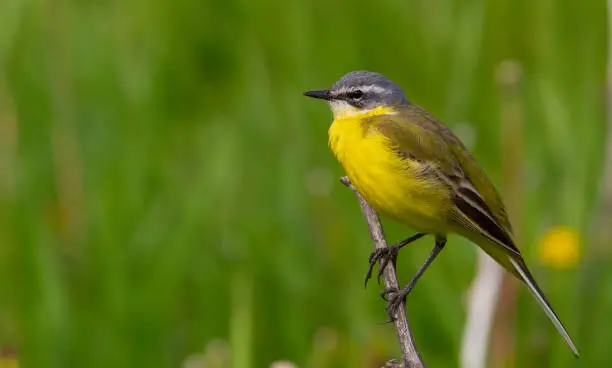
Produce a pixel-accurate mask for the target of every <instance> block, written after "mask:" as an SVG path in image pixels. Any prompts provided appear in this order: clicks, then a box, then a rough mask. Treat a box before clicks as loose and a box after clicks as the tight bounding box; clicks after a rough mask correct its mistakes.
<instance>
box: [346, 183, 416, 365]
mask: <svg viewBox="0 0 612 368" xmlns="http://www.w3.org/2000/svg"><path fill="white" fill-rule="evenodd" d="M340 181H341V182H342V184H344V185H346V186H347V187H349V188H350V189H351V190H352V191H353V192H355V194H356V195H357V199H359V205H360V206H361V212H362V213H363V216H364V217H365V219H366V221H367V223H368V230H369V231H370V237H371V238H372V241H373V242H374V247H375V248H377V249H378V248H386V247H387V241H386V240H385V233H384V231H383V228H382V225H381V223H380V220H379V218H378V213H376V211H375V210H374V209H373V208H372V207H371V206H370V205H369V204H368V202H366V200H365V199H364V198H363V197H362V196H361V194H359V192H358V191H357V189H355V187H354V186H353V185H352V184H351V182H350V180H349V178H348V177H346V176H344V177H342V178H341V179H340ZM383 277H384V281H385V286H386V287H387V288H389V287H391V288H396V289H399V283H398V282H397V277H396V275H395V264H393V262H389V265H388V266H387V267H386V268H385V270H384V273H383ZM393 323H394V324H395V329H396V331H397V337H398V339H399V342H400V347H401V348H402V355H403V363H404V364H403V365H402V366H403V367H404V368H422V367H425V364H424V363H423V360H422V359H421V355H420V354H419V351H418V350H417V348H416V345H415V343H414V339H413V338H412V333H411V332H410V324H409V323H408V316H407V315H406V303H405V302H402V305H401V307H400V308H398V309H397V311H396V312H395V315H394V316H393Z"/></svg>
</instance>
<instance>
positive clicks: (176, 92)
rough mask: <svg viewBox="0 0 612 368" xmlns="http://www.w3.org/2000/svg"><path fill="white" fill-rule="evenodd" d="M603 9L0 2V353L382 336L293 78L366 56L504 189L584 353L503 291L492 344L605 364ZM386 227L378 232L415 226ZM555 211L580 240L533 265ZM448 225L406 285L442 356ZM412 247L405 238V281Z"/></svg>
mask: <svg viewBox="0 0 612 368" xmlns="http://www.w3.org/2000/svg"><path fill="white" fill-rule="evenodd" d="M606 11H607V9H606V3H605V2H604V1H601V0H588V1H585V0H567V1H563V2H555V1H553V0H539V1H531V0H464V1H453V0H416V1H415V0H382V1H378V2H373V1H347V0H342V1H335V2H330V1H324V0H284V1H273V0H261V1H246V0H203V1H196V0H175V1H170V0H157V1H144V0H128V1H95V0H81V1H78V0H56V1H51V0H2V1H1V2H0V348H1V349H2V351H3V353H2V354H1V355H3V356H5V357H18V359H19V361H20V365H21V366H24V367H178V366H181V365H182V364H187V363H184V362H185V361H188V362H190V363H189V364H191V365H190V367H195V366H199V367H207V368H210V367H230V366H231V367H237V368H249V367H268V366H270V364H271V363H272V362H274V361H279V360H287V361H290V362H293V363H294V364H296V365H297V366H299V367H379V366H380V365H381V363H382V362H384V361H386V360H388V359H390V358H391V357H398V356H399V354H400V353H399V347H398V345H397V342H396V337H395V332H394V329H393V327H392V326H391V325H384V324H382V322H383V321H385V319H386V314H385V311H384V303H383V302H382V301H381V300H380V298H379V296H378V291H379V289H378V287H377V285H376V283H375V282H374V283H371V285H370V286H369V287H368V288H367V289H364V287H363V277H364V275H365V271H366V268H367V256H368V255H369V253H370V251H371V250H372V244H371V242H370V240H369V236H368V233H367V229H366V224H365V222H364V220H363V218H362V216H361V213H360V211H359V207H358V204H357V201H356V199H355V197H354V195H353V193H351V192H350V191H349V190H347V189H346V188H344V187H343V186H342V185H341V184H339V183H338V181H337V179H338V178H339V177H340V176H341V175H342V171H341V168H340V167H339V165H338V164H337V162H336V161H335V159H334V158H333V156H332V155H331V153H330V152H329V149H328V148H327V128H328V126H329V123H330V119H331V114H330V112H329V110H328V108H327V107H326V106H325V105H324V104H322V103H317V102H316V101H313V100H309V99H307V98H305V97H303V96H302V95H301V93H302V92H303V91H305V90H309V89H321V88H327V87H328V86H330V85H331V84H332V83H333V82H334V81H335V80H336V79H338V78H339V77H340V76H342V75H343V74H344V73H346V72H348V71H351V70H355V69H369V70H373V71H378V72H381V73H383V74H385V75H387V76H388V77H389V78H391V79H393V80H395V81H396V82H397V83H398V84H400V85H401V86H403V87H404V89H405V90H406V92H407V95H408V97H409V99H411V100H412V101H414V102H416V103H418V104H420V105H422V106H424V107H425V108H427V109H428V110H429V111H430V112H432V113H433V114H434V115H436V116H437V117H438V118H440V119H441V120H442V121H444V122H445V123H447V124H448V125H449V126H450V127H451V128H453V129H454V130H456V131H457V133H458V134H459V135H460V136H461V137H462V138H464V139H465V141H466V143H467V144H468V145H469V146H470V148H471V149H472V150H473V152H474V155H475V156H476V158H477V159H478V160H479V162H480V163H481V164H482V165H483V166H484V167H485V169H486V171H487V172H488V173H489V174H490V176H491V177H492V179H493V180H494V181H495V183H496V184H498V185H499V186H500V187H501V189H502V192H504V193H509V196H511V197H512V196H514V198H511V201H512V202H513V205H512V206H513V207H514V208H518V209H517V210H515V212H517V211H518V212H519V213H514V214H513V217H514V218H519V219H521V221H519V222H520V223H521V224H522V225H518V227H519V228H520V234H521V235H520V238H521V239H520V240H521V241H520V242H521V244H522V249H523V251H524V254H525V258H526V259H527V262H528V263H529V264H530V265H531V266H532V268H533V271H534V273H535V274H536V277H537V278H538V279H539V280H541V281H540V283H541V285H542V287H543V289H544V290H545V291H546V292H547V294H548V296H549V299H551V302H552V304H553V306H555V308H556V310H557V312H558V314H559V315H560V316H561V318H562V320H563V321H564V323H565V325H566V326H567V328H568V330H569V332H570V334H571V335H572V336H573V338H574V340H575V342H576V344H577V346H578V348H579V349H580V351H581V353H582V358H581V359H580V360H579V361H576V360H575V359H573V357H572V356H571V353H570V351H569V349H568V348H567V347H566V346H565V345H564V343H563V341H562V339H561V338H560V337H559V336H558V335H557V334H556V331H555V330H554V329H553V327H552V325H551V324H550V322H549V321H548V320H547V319H546V316H545V315H544V313H542V312H541V311H540V310H539V307H538V306H537V304H536V303H535V302H534V301H533V300H532V299H531V297H530V296H529V295H528V294H527V292H526V290H523V289H520V292H519V295H518V305H517V309H516V313H517V320H516V323H515V324H513V326H514V325H516V335H515V341H516V349H515V350H514V353H513V354H512V357H510V358H509V360H508V361H507V364H506V366H513V365H516V366H524V367H545V366H550V367H573V366H584V367H604V366H612V352H611V351H610V347H609V343H610V341H612V321H611V320H610V314H609V312H610V310H612V270H611V269H610V260H611V259H612V258H611V256H612V255H611V254H610V249H609V244H610V242H609V241H607V240H609V239H603V240H602V239H601V238H599V237H598V236H596V233H597V232H596V231H595V230H594V225H593V224H594V223H595V224H596V223H603V224H604V225H608V226H609V223H610V221H607V222H606V221H605V219H604V220H603V222H602V221H601V220H598V221H595V220H596V217H597V216H598V213H599V212H598V211H595V210H596V209H597V208H598V206H597V204H598V203H599V202H600V195H601V178H602V172H603V168H604V160H603V157H604V150H605V147H604V146H605V139H604V138H605V134H604V133H605V132H606V99H605V98H606V94H605V91H606V55H607V45H606V42H607V34H606V32H607V31H606V30H607V20H606ZM506 60H514V64H511V65H512V67H511V68H509V69H508V68H504V67H503V65H504V61H506ZM500 65H502V66H501V69H500ZM518 69H520V73H519V72H518ZM508 73H510V76H509V77H508V75H506V76H505V75H504V74H508ZM508 78H509V80H506V79H508ZM504 127H506V128H504ZM504 129H508V130H507V131H509V132H511V134H504V133H503V132H504ZM512 132H514V133H517V132H518V134H514V133H512ZM503 147H509V148H507V149H506V150H507V151H508V152H507V153H506V154H504V152H503V151H504V148H503ZM504 157H505V158H504ZM504 170H507V172H506V173H505V171H504ZM513 172H521V173H522V176H521V177H520V180H514V181H512V183H510V184H508V183H502V182H504V180H502V179H503V178H504V177H508V175H509V177H513V175H512V173H513ZM508 173H510V174H508ZM513 193H514V194H513ZM517 193H518V194H517ZM517 196H520V198H517ZM385 225H386V231H387V235H388V238H389V241H390V242H395V241H398V240H401V239H402V238H404V237H406V236H408V235H410V234H412V231H411V230H410V229H406V228H403V227H401V226H399V225H395V224H392V223H387V222H386V223H385ZM560 225H563V226H568V227H569V228H570V229H572V231H576V232H578V233H579V234H580V243H579V244H573V245H571V246H574V247H579V249H578V252H579V259H574V260H573V261H571V262H568V263H567V264H565V266H560V267H554V265H553V266H550V267H549V266H547V263H546V261H545V259H544V258H542V257H540V256H539V254H540V253H541V252H540V251H539V250H538V249H539V248H538V247H539V245H538V244H539V239H541V237H542V236H543V234H545V233H546V232H547V231H548V230H549V229H551V228H555V227H556V226H560ZM451 244H452V246H450V247H447V250H445V252H444V253H443V255H442V256H441V257H440V259H439V260H438V261H437V262H436V263H435V264H434V266H433V267H432V268H431V269H430V271H429V272H428V273H427V274H426V276H425V277H424V278H423V279H422V282H421V283H420V284H419V286H418V287H417V288H416V289H415V292H414V293H413V294H412V295H411V296H410V299H409V303H408V304H409V306H408V313H409V316H410V319H411V322H412V328H413V333H414V335H415V339H416V341H417V343H418V347H419V349H420V350H421V353H422V355H423V358H424V360H425V362H426V363H427V364H428V366H430V367H452V366H457V365H458V364H459V354H460V344H461V336H462V331H463V328H464V322H465V306H466V298H467V294H466V291H467V289H468V287H469V285H470V282H471V280H472V278H473V276H474V272H475V266H476V259H477V258H476V252H475V247H474V246H472V245H471V244H469V243H467V242H465V241H463V240H461V239H459V238H451ZM431 246H432V244H431V239H428V240H421V241H419V242H418V243H416V244H415V245H414V246H413V247H410V248H409V249H406V250H404V251H403V252H402V255H401V257H400V260H399V274H398V277H399V279H400V282H404V283H405V282H407V281H408V280H409V278H410V277H411V276H412V274H413V273H414V272H415V270H416V268H417V267H418V265H419V264H420V263H421V262H422V261H423V260H424V258H425V257H426V255H427V253H428V252H429V251H430V249H431ZM574 258H576V257H574ZM576 261H578V263H576ZM6 361H7V359H5V364H9V363H6ZM187 365H188V364H187Z"/></svg>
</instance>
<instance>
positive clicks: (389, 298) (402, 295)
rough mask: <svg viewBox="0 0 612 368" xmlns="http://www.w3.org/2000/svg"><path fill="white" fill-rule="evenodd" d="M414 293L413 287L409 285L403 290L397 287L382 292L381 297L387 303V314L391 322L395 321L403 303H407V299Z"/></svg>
mask: <svg viewBox="0 0 612 368" xmlns="http://www.w3.org/2000/svg"><path fill="white" fill-rule="evenodd" d="M410 291H412V285H408V286H406V287H405V288H403V289H398V288H395V287H388V288H386V289H384V290H383V291H381V292H380V296H381V297H382V298H383V299H384V300H385V301H386V302H387V314H388V315H389V318H390V319H391V321H393V320H394V316H395V315H396V314H397V313H398V312H399V308H400V307H401V306H402V303H405V302H406V297H407V296H408V294H410Z"/></svg>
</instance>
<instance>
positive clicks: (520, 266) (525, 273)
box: [508, 256, 580, 358]
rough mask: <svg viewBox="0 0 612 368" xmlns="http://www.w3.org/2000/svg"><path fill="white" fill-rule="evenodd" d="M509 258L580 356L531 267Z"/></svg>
mask: <svg viewBox="0 0 612 368" xmlns="http://www.w3.org/2000/svg"><path fill="white" fill-rule="evenodd" d="M508 258H509V259H510V263H512V265H513V266H514V269H515V270H516V272H517V273H518V274H519V275H520V277H521V279H522V280H523V281H524V282H525V285H527V287H528V288H529V291H530V292H531V294H533V296H534V297H535V299H536V300H537V301H538V303H539V304H540V306H541V307H542V309H544V312H546V315H547V316H548V318H550V321H551V322H552V323H553V325H555V327H556V328H557V331H559V334H560V335H561V336H562V337H563V339H564V340H565V343H566V344H567V345H568V346H569V347H570V349H572V352H573V353H574V355H575V356H576V358H578V357H579V356H580V354H579V353H578V349H576V346H575V345H574V342H573V341H572V338H571V337H570V336H569V334H568V333H567V331H566V330H565V327H563V324H562V323H561V321H560V320H559V317H557V314H556V313H555V311H554V310H553V309H552V307H551V306H550V303H549V302H548V300H547V299H546V297H545V296H544V293H543V292H542V289H540V287H539V286H538V283H537V282H536V281H535V279H534V278H533V276H532V275H531V272H529V269H528V268H527V266H526V265H525V262H523V260H522V259H521V260H516V259H514V257H512V256H508Z"/></svg>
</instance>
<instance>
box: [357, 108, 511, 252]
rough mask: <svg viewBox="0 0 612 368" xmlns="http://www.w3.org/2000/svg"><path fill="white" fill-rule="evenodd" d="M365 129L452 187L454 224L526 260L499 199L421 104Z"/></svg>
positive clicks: (377, 119)
mask: <svg viewBox="0 0 612 368" xmlns="http://www.w3.org/2000/svg"><path fill="white" fill-rule="evenodd" d="M365 124H368V125H369V129H375V130H377V131H378V132H380V133H382V134H383V135H384V136H386V137H387V138H388V139H389V140H390V143H391V144H392V146H393V147H394V148H395V149H396V150H397V151H398V154H401V155H403V156H404V157H406V158H407V159H413V160H417V161H419V162H421V163H423V164H424V165H425V166H426V167H428V168H431V170H427V171H426V172H424V173H423V175H432V176H435V177H434V178H432V179H433V180H442V181H444V182H445V183H446V184H447V185H449V187H450V188H451V190H452V193H453V201H454V204H455V206H456V210H455V211H454V213H452V214H451V217H452V220H453V221H455V222H456V223H457V224H459V225H460V226H463V227H465V228H467V229H470V230H472V231H474V232H476V233H478V234H480V235H482V236H484V237H486V238H488V239H490V240H491V241H493V242H495V243H497V244H499V245H501V246H502V247H504V248H505V249H506V250H507V251H509V252H510V253H511V254H513V255H515V256H520V252H519V250H518V249H517V248H516V246H515V245H514V241H513V239H512V229H511V227H510V223H509V221H508V217H507V215H506V211H505V209H504V206H503V203H502V201H501V198H500V196H499V194H498V193H497V191H496V190H495V187H493V184H492V183H491V182H490V181H489V179H488V178H487V176H486V175H485V173H484V172H483V171H482V169H480V168H479V167H478V164H477V163H476V161H475V160H474V158H473V157H472V156H471V155H470V153H469V152H468V151H467V149H466V148H465V146H464V145H463V144H462V143H461V141H459V139H458V138H457V137H456V136H455V135H454V134H453V133H452V132H451V131H450V129H448V128H447V127H446V126H445V125H443V124H442V123H440V122H439V121H437V120H436V119H435V118H434V117H433V116H431V115H430V114H429V113H427V112H426V111H425V110H423V109H421V108H420V107H418V106H416V105H410V106H406V107H403V108H401V109H400V110H399V112H398V113H397V114H389V115H382V116H374V117H372V118H370V119H368V121H366V122H365Z"/></svg>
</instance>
